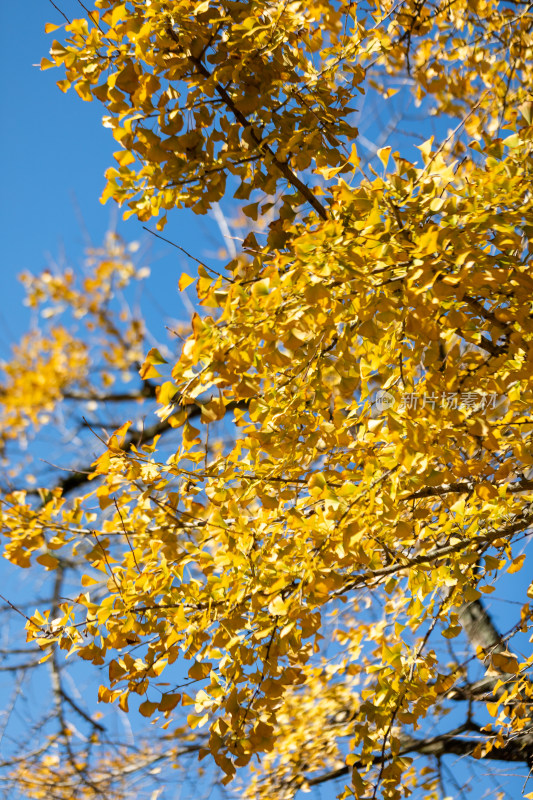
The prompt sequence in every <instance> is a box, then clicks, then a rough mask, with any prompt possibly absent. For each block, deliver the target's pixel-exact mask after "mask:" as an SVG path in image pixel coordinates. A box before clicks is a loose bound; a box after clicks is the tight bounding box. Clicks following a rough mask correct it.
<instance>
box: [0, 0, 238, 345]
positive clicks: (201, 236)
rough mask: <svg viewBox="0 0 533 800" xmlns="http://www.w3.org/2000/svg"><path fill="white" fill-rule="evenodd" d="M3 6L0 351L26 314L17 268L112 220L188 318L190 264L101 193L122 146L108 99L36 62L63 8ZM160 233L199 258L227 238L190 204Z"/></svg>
mask: <svg viewBox="0 0 533 800" xmlns="http://www.w3.org/2000/svg"><path fill="white" fill-rule="evenodd" d="M58 5H59V4H58ZM60 5H61V8H62V9H63V10H64V11H65V13H66V14H67V15H68V16H70V18H73V17H76V16H81V14H80V12H82V9H81V8H80V6H79V4H78V3H77V2H76V0H62V2H61V4H60ZM3 11H4V13H3V15H2V25H1V26H0V59H1V61H2V63H1V70H0V91H1V93H2V105H3V108H4V111H5V117H4V123H3V125H2V126H1V127H0V152H1V153H2V162H3V163H2V177H3V187H4V189H3V192H2V200H1V219H2V244H3V269H2V283H1V286H2V295H3V302H2V304H1V307H0V358H6V357H7V356H8V354H9V343H10V342H13V341H15V340H16V339H17V338H18V337H19V336H20V334H21V333H22V332H23V331H24V330H26V329H27V326H28V322H29V313H28V312H27V311H26V309H24V308H23V307H22V300H23V296H24V295H23V291H22V287H21V286H20V284H19V283H18V281H17V279H16V276H17V275H18V274H19V273H20V272H22V271H23V270H30V271H31V272H38V271H40V270H41V269H43V268H44V267H46V266H48V264H49V261H50V259H53V260H54V261H56V262H59V263H62V262H64V261H65V260H66V261H70V262H79V261H80V260H81V259H82V258H83V251H84V247H85V245H86V238H87V234H88V235H89V236H90V238H91V239H92V241H93V243H94V244H96V245H97V244H100V243H101V242H102V239H103V237H104V235H105V232H106V231H107V230H108V229H109V227H110V225H115V224H116V225H117V229H118V231H119V233H120V234H121V235H122V236H123V237H124V238H125V239H126V240H128V241H131V240H139V241H141V243H142V244H143V245H144V246H145V247H144V248H143V249H149V253H148V254H147V256H146V261H147V262H149V263H150V265H151V266H152V277H151V279H150V289H151V292H152V294H153V295H154V296H155V297H156V298H157V297H159V298H160V299H161V298H165V302H164V306H165V308H164V310H165V312H166V313H167V314H169V315H170V316H174V317H175V316H178V317H184V315H185V314H184V312H185V309H184V306H183V303H182V300H181V299H180V296H179V293H178V291H177V288H176V282H177V280H178V278H179V276H180V274H181V272H182V271H187V270H191V266H190V265H188V264H187V262H186V260H185V257H183V256H181V255H180V254H178V252H177V251H176V250H175V249H173V248H172V247H170V246H169V245H165V244H164V243H162V242H158V241H157V240H155V239H153V238H152V237H150V236H149V234H147V233H146V232H145V231H143V229H142V225H141V223H140V222H138V221H137V220H136V219H131V220H128V221H127V222H123V221H122V220H121V216H122V214H121V211H119V210H118V209H117V207H116V206H115V205H113V204H112V203H111V202H109V203H107V204H106V205H105V206H103V205H102V204H101V203H100V202H99V197H100V195H101V192H102V190H103V188H104V185H105V179H104V172H105V170H106V168H107V167H108V166H110V165H111V164H113V163H115V162H114V159H113V152H114V151H115V150H118V149H119V148H118V146H117V144H116V142H115V141H114V139H113V138H112V136H111V134H110V131H109V130H107V129H104V128H103V127H102V125H101V118H102V115H103V113H104V110H105V109H104V107H103V106H102V105H101V104H99V103H97V102H92V103H86V102H82V101H81V100H80V98H79V97H78V95H77V94H76V93H75V92H74V91H73V90H72V91H70V92H67V93H66V94H63V93H62V92H61V91H60V90H59V89H58V88H57V86H56V81H57V80H60V79H61V78H62V77H63V75H62V74H61V72H60V70H55V69H49V70H45V71H44V72H41V71H40V69H39V67H38V66H35V65H38V64H39V63H40V61H41V58H42V57H43V56H47V55H48V50H49V48H50V45H51V43H52V41H53V39H54V38H58V37H61V31H57V32H56V33H55V34H45V33H44V25H45V23H46V22H53V23H56V24H61V23H62V22H63V19H62V17H61V15H60V14H59V12H58V11H56V10H55V8H54V7H53V6H52V5H51V3H50V2H48V0H25V1H24V2H18V3H11V4H9V5H8V6H6V7H4V9H3ZM165 236H167V237H168V238H169V239H172V240H173V241H175V242H176V243H178V244H180V245H182V246H183V247H185V248H186V249H188V250H190V251H191V252H192V253H194V254H195V255H198V256H199V257H200V256H204V257H206V253H209V252H211V253H215V252H216V251H217V250H218V249H219V248H220V247H221V246H222V245H223V239H222V236H221V234H220V232H219V230H218V227H217V225H216V223H215V222H214V220H213V219H212V218H208V217H197V216H195V215H194V214H193V213H192V212H190V211H186V210H182V211H180V212H178V213H176V214H175V215H174V217H173V218H172V217H171V219H170V221H169V224H168V225H167V228H166V231H165ZM192 274H194V273H192ZM190 296H191V299H192V297H193V294H192V293H190ZM155 311H156V310H155V309H154V312H155ZM152 327H153V325H152ZM161 328H163V326H161Z"/></svg>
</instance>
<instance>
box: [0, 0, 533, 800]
mask: <svg viewBox="0 0 533 800" xmlns="http://www.w3.org/2000/svg"><path fill="white" fill-rule="evenodd" d="M54 5H55V6H56V13H57V12H59V13H61V14H62V15H63V17H64V19H63V20H62V21H61V24H60V25H55V24H50V25H49V26H48V29H49V32H52V31H55V34H54V35H56V36H58V37H59V38H58V39H57V41H54V42H53V44H52V46H51V50H50V56H49V58H44V59H43V61H42V65H41V66H42V68H43V69H47V68H49V67H50V68H51V67H56V68H61V69H62V70H63V77H62V78H61V80H60V81H59V86H60V88H61V89H62V90H63V91H67V90H69V89H74V90H75V91H76V92H77V93H78V95H79V96H80V97H81V99H83V100H88V101H92V100H96V101H97V102H99V103H101V104H103V106H104V107H105V116H104V125H105V126H106V127H108V128H109V129H110V132H111V134H112V136H113V137H114V138H115V140H116V142H117V148H118V149H117V152H116V153H115V160H116V164H115V165H114V166H112V167H110V168H109V169H108V170H107V173H106V179H107V184H106V186H105V188H104V190H103V196H102V199H103V201H106V200H111V201H114V202H116V203H118V204H119V205H120V206H122V207H123V208H124V211H125V216H126V217H136V218H137V219H138V220H140V221H141V222H142V223H150V222H151V221H152V220H153V223H154V225H155V226H156V228H157V230H158V231H162V230H163V228H164V225H165V223H166V220H167V214H168V212H170V211H172V212H173V214H175V215H179V209H180V208H189V209H192V210H193V211H194V212H196V213H198V214H205V213H208V212H209V211H210V209H212V208H214V207H216V204H217V203H219V201H222V200H225V202H226V203H227V204H228V206H227V207H228V208H231V209H232V213H233V214H234V216H235V217H237V215H238V214H240V215H241V216H240V218H239V225H240V226H241V228H242V230H243V236H242V242H241V245H240V247H239V249H238V251H237V252H236V254H235V256H234V257H233V258H232V259H231V260H230V261H229V263H227V264H225V266H224V267H223V268H219V266H218V265H216V268H215V267H214V266H213V265H211V264H209V263H208V260H207V259H206V260H205V261H203V260H202V258H203V256H202V254H201V253H200V254H197V255H200V256H201V257H200V258H197V259H196V262H197V263H196V266H195V268H196V267H197V278H196V279H195V288H196V292H197V297H198V310H197V311H196V312H195V313H194V315H193V316H192V319H191V321H190V326H189V328H188V329H187V330H181V331H171V337H172V338H171V340H170V344H168V343H167V344H166V345H165V346H166V348H167V349H165V347H164V346H163V345H161V346H160V347H153V346H152V347H151V346H150V343H149V342H148V340H147V337H146V334H145V328H144V325H143V320H142V318H141V317H140V316H138V315H136V314H135V313H134V312H133V311H130V310H129V307H128V306H125V307H124V306H121V305H120V303H119V302H118V300H117V298H118V297H119V296H122V294H123V293H124V292H126V293H127V291H128V285H129V284H131V283H132V282H135V281H136V280H138V279H142V278H143V277H146V275H145V273H144V272H143V271H142V270H139V269H138V268H137V266H136V265H135V263H134V262H133V260H132V256H131V253H129V252H128V249H127V247H126V246H125V245H124V244H123V243H122V242H121V241H120V240H119V239H118V238H117V237H110V238H109V240H108V242H107V244H106V246H105V247H104V248H103V249H102V250H101V251H95V252H93V253H92V254H91V259H92V262H91V264H90V265H89V271H88V273H87V274H86V277H85V278H84V279H83V280H81V281H80V280H77V279H76V276H75V275H74V274H73V273H72V272H69V271H65V272H63V273H52V272H49V271H47V272H44V273H42V274H40V275H36V276H31V275H25V276H24V277H23V280H24V282H25V284H26V288H27V292H28V303H29V304H30V306H33V307H39V308H41V309H43V310H44V316H45V319H46V320H48V321H47V323H46V326H45V327H42V329H41V330H39V331H38V332H35V331H33V332H32V334H31V335H29V336H28V337H26V338H25V339H24V340H23V341H22V342H21V343H20V344H19V345H18V346H17V348H16V349H15V350H14V352H13V358H12V360H11V361H10V362H9V363H8V364H6V365H5V366H4V370H3V377H2V392H1V397H0V426H1V427H0V431H1V435H2V439H3V443H4V447H5V450H4V458H5V459H6V463H7V464H8V465H9V467H10V474H9V480H7V481H6V485H5V486H4V487H3V491H2V496H1V507H0V514H1V518H0V519H1V530H2V534H3V541H4V555H5V557H6V558H7V559H9V561H11V562H12V564H14V565H16V566H17V568H22V569H25V570H29V571H30V574H31V572H32V571H34V573H35V575H37V574H41V572H42V570H43V568H44V570H45V571H46V573H47V574H49V583H48V584H47V585H49V586H50V587H51V588H50V592H49V597H48V598H47V599H41V601H40V602H39V605H38V608H37V611H35V612H34V611H33V609H31V610H26V607H25V606H24V605H23V604H22V603H19V602H17V598H13V597H7V598H6V599H5V602H6V608H7V610H8V611H9V612H10V614H11V615H12V621H11V624H12V625H16V624H17V623H19V622H20V627H24V626H25V629H26V634H27V638H28V641H29V643H30V644H29V645H28V648H29V649H30V650H31V652H36V653H37V656H36V660H35V664H34V665H33V668H34V669H36V670H46V669H48V670H49V672H50V676H51V678H50V680H51V687H52V694H53V698H54V705H53V708H52V711H51V712H50V714H49V716H48V717H47V718H46V720H45V721H42V722H41V723H39V724H37V723H36V725H35V726H34V729H33V730H28V731H26V740H25V741H24V736H21V744H20V747H19V749H18V750H17V749H15V750H14V751H13V753H12V754H11V755H10V756H9V757H8V758H6V759H5V760H4V761H3V762H2V766H3V774H4V777H3V780H4V782H5V785H6V786H7V787H8V790H9V791H11V792H12V794H13V792H15V791H19V793H20V794H21V795H22V796H25V797H35V798H39V797H45V796H46V797H48V796H50V797H57V798H71V797H80V798H81V797H84V798H96V797H100V796H103V797H109V798H122V797H130V796H131V794H132V793H133V791H135V792H136V793H139V792H140V791H141V789H140V788H139V785H138V783H136V782H137V781H138V780H140V778H141V777H142V778H143V780H144V781H145V783H144V784H143V786H144V789H145V790H146V792H147V796H150V792H152V795H151V796H152V797H156V796H158V794H157V793H158V792H160V791H163V792H164V791H165V788H164V785H159V786H158V785H157V784H156V781H157V777H156V776H155V774H154V770H155V769H156V768H160V767H161V765H169V766H171V767H179V766H180V765H181V764H182V763H183V761H184V760H185V759H187V758H188V757H189V756H190V755H192V756H193V757H194V758H196V755H199V757H200V759H205V761H204V762H203V763H202V765H200V766H199V767H198V769H204V764H208V765H209V766H208V771H210V772H209V774H210V775H214V780H217V781H220V782H221V783H222V784H223V785H227V789H226V791H227V792H228V793H230V794H231V793H232V792H234V793H235V794H236V795H238V796H243V797H250V798H263V797H264V798H267V797H268V798H279V800H282V799H283V800H285V798H292V797H295V796H296V795H298V794H299V793H300V792H305V791H310V790H311V791H312V790H313V788H314V787H316V786H323V785H325V784H326V785H328V784H330V785H331V787H332V791H334V793H335V794H337V795H338V796H339V797H351V796H354V797H357V798H383V799H384V800H385V799H386V800H396V798H400V797H403V796H409V795H411V796H413V797H417V798H424V799H425V800H430V799H431V798H438V797H443V796H444V794H445V793H447V794H450V792H453V796H460V792H461V783H462V782H463V778H462V777H461V776H458V775H456V776H453V775H452V778H453V779H454V780H456V781H457V783H455V784H454V783H453V782H452V783H451V784H450V777H449V772H447V771H446V770H449V766H447V764H448V765H449V764H450V763H453V762H452V761H451V759H455V758H456V757H457V756H463V757H465V759H466V761H468V762H469V764H470V765H471V767H472V769H474V770H475V769H476V765H481V767H482V770H483V774H487V773H491V770H492V769H493V768H497V765H498V762H511V763H512V764H513V768H514V769H517V770H518V771H519V773H520V774H521V775H523V777H524V779H527V777H528V771H529V769H530V768H531V767H533V728H532V725H533V722H532V708H533V705H532V703H533V700H532V698H533V684H532V682H531V680H530V670H531V667H532V665H533V655H532V653H531V647H530V645H529V636H528V632H529V630H530V628H531V625H532V623H531V619H532V609H531V606H530V598H531V597H533V584H531V585H530V586H529V588H528V579H527V577H523V576H524V575H525V574H526V571H527V568H528V565H529V561H528V558H527V555H528V553H527V543H528V537H529V535H530V533H531V529H532V524H533V506H532V505H531V503H532V499H533V498H532V492H533V479H532V478H531V477H530V473H531V468H532V467H533V454H532V443H531V435H532V432H533V421H532V420H531V408H532V402H533V394H532V391H533V377H532V365H533V344H532V337H533V301H532V299H531V298H532V288H533V275H532V274H531V267H532V252H533V250H532V240H533V221H532V220H533V213H532V212H533V195H532V192H531V180H532V177H533V160H532V142H533V126H532V122H533V119H532V117H533V102H532V97H531V89H530V87H531V86H532V85H533V66H532V65H533V10H532V8H531V5H530V4H529V3H527V2H523V1H522V0H512V1H510V2H499V1H498V0H476V1H475V2H472V0H451V1H450V0H443V2H425V1H424V0H404V1H403V2H399V3H396V2H393V1H392V0H391V2H375V3H372V2H362V3H355V2H342V1H339V2H335V3H326V2H322V0H318V1H317V2H314V3H310V4H306V3H302V2H300V0H295V1H294V2H287V0H283V1H281V0H280V1H279V2H278V0H271V1H270V2H267V0H249V1H247V0H245V1H244V2H236V1H234V0H223V1H221V2H217V1H215V0H205V1H204V2H197V0H150V2H147V1H146V0H143V1H142V2H141V1H140V0H128V1H127V2H118V1H117V0H97V2H96V3H95V5H94V8H93V7H91V8H89V7H88V6H85V5H83V4H81V3H80V4H79V5H80V13H83V16H81V17H80V18H78V19H71V18H70V17H69V16H68V15H67V13H66V12H65V11H64V10H62V9H61V8H60V4H54ZM56 29H57V30H56ZM399 86H404V87H405V88H403V89H401V91H402V93H403V94H406V93H407V92H409V93H412V95H413V96H414V97H415V99H416V102H417V103H419V104H421V108H423V109H424V113H425V114H427V115H428V116H433V117H435V118H436V119H438V120H440V125H439V126H438V130H440V133H439V135H438V136H436V137H432V138H429V139H427V140H426V141H422V142H421V143H420V144H419V147H418V153H419V155H418V158H413V157H412V156H409V155H408V154H407V152H406V150H405V149H401V148H400V149H395V145H394V141H392V143H390V144H389V143H385V146H383V147H382V148H380V149H379V150H378V151H377V153H376V158H375V159H374V160H373V161H372V162H371V163H370V164H368V163H366V162H365V161H364V160H363V159H362V153H361V147H360V144H359V134H358V130H357V126H356V112H355V109H356V108H357V105H358V104H359V102H360V100H361V98H362V97H364V96H365V95H367V94H368V93H372V95H373V96H374V97H376V98H379V99H376V100H375V102H376V103H379V104H381V105H382V110H383V113H384V114H386V113H387V108H388V107H389V106H388V105H387V104H388V103H390V102H391V99H390V98H391V97H392V96H393V95H394V92H395V91H396V89H397V88H398V87H399ZM402 96H403V95H402ZM406 124H408V120H407V121H406ZM413 133H414V134H416V133H417V131H416V130H414V131H413ZM152 230H153V227H152ZM157 235H160V234H157ZM175 244H176V245H177V246H178V247H179V246H180V245H179V242H175ZM189 283H190V281H189V279H188V278H187V276H184V277H182V279H181V280H180V289H182V290H183V289H185V288H186V286H187V285H188V284H189ZM189 291H190V290H189ZM124 308H126V310H124ZM164 334H165V331H163V330H162V331H159V332H157V335H158V337H159V339H160V340H161V341H162V342H163V341H164ZM87 403H89V404H90V407H91V409H92V410H93V411H94V410H95V409H96V410H97V411H98V414H99V416H97V418H96V421H95V422H90V421H87V419H86V418H84V419H83V421H82V422H81V421H80V420H81V418H82V411H81V410H78V411H76V410H75V409H80V407H81V408H85V407H86V404H87ZM84 404H85V405H84ZM76 415H77V417H76ZM76 418H77V423H78V426H79V428H78V435H79V436H82V437H83V441H84V442H86V443H87V445H86V449H87V452H88V453H89V454H90V453H94V456H93V457H89V458H88V459H87V462H86V463H80V461H79V453H78V460H76V461H75V460H74V459H73V461H72V472H70V473H67V475H66V477H65V476H63V477H61V478H58V477H57V474H56V475H55V476H54V473H53V472H49V473H48V475H47V481H46V482H45V483H44V484H43V485H40V484H39V482H37V483H38V485H37V486H34V485H33V484H32V483H31V482H30V480H29V479H30V477H31V476H29V475H28V473H29V472H30V471H31V470H30V467H29V466H28V464H27V462H21V463H20V465H19V466H18V471H17V463H15V462H16V459H15V457H14V456H13V455H11V454H12V453H14V451H15V449H16V448H17V447H18V446H19V445H20V443H21V441H22V440H25V441H28V442H30V443H31V442H32V441H33V439H32V437H33V436H34V435H35V433H36V431H37V430H38V429H39V428H41V427H43V426H57V425H58V421H59V420H61V421H62V424H67V425H68V424H69V422H72V423H74V420H75V419H76ZM89 443H90V444H89ZM29 450H30V452H31V446H30V447H29ZM70 452H71V451H70V450H69V448H68V447H66V449H65V455H68V454H69V453H70ZM520 571H522V572H521V574H520V575H517V577H516V578H514V577H512V576H514V574H515V573H520ZM508 575H510V576H511V578H507V586H509V585H510V582H511V581H512V587H513V589H512V596H511V599H512V600H513V602H514V603H517V605H516V606H515V607H514V608H515V610H514V611H513V613H512V616H509V617H508V620H507V624H506V625H505V626H504V627H502V628H500V627H498V626H497V625H496V624H495V622H494V621H493V618H492V616H491V614H490V613H489V610H488V606H487V603H488V596H489V595H490V594H491V593H492V592H493V591H494V589H495V585H496V582H497V580H498V579H499V578H500V584H498V585H501V584H502V581H503V585H505V576H508ZM24 617H25V619H24ZM41 651H42V652H41ZM66 656H68V657H69V658H68V660H65V659H66ZM80 664H81V665H84V666H83V669H84V670H85V671H87V670H89V669H90V667H91V666H93V667H96V668H97V673H98V682H99V683H100V688H99V690H98V700H99V701H100V703H101V704H102V705H101V706H100V708H105V705H104V704H113V705H116V706H117V707H118V708H119V709H120V710H121V712H123V713H124V714H125V715H127V716H128V717H132V718H133V717H135V719H136V720H137V721H136V722H135V724H136V725H138V720H139V719H142V718H146V719H147V720H148V719H149V720H150V721H151V723H152V728H151V735H150V737H149V739H148V740H147V743H145V744H143V745H142V746H141V745H136V746H135V747H133V746H129V747H128V746H127V744H124V743H123V742H119V741H118V740H117V739H115V740H114V739H113V737H112V736H111V735H110V734H109V731H107V730H106V729H105V726H104V725H103V724H102V722H101V718H100V717H98V716H97V715H95V713H94V706H91V700H90V698H87V697H84V698H82V700H83V701H84V702H82V701H80V700H79V699H76V698H75V697H74V695H73V694H72V691H70V690H69V689H68V686H67V676H68V674H69V670H73V671H75V670H76V669H78V668H79V665H80ZM35 731H37V733H35ZM36 739H37V740H38V742H37V743H36V741H35V740H36ZM28 742H30V743H28ZM193 763H194V762H191V763H190V764H189V767H190V766H192V764H193ZM161 768H165V767H161ZM171 780H172V777H171V773H170V777H168V776H167V777H166V778H165V779H164V781H165V782H167V784H168V781H171ZM464 780H465V781H466V780H467V778H464ZM154 787H155V788H154ZM144 789H143V790H144ZM488 792H489V794H488V796H490V797H494V798H496V797H499V796H501V797H503V796H504V794H505V787H504V788H503V790H502V791H501V792H500V790H499V788H498V785H497V783H496V781H494V782H493V783H492V785H491V788H489V790H488ZM524 795H525V796H526V797H533V791H532V787H531V786H530V785H529V786H528V781H527V780H525V782H524ZM515 796H516V795H515Z"/></svg>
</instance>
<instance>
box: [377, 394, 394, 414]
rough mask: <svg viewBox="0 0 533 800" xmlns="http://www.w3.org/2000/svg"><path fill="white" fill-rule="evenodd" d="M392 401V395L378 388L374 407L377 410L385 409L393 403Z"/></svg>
mask: <svg viewBox="0 0 533 800" xmlns="http://www.w3.org/2000/svg"><path fill="white" fill-rule="evenodd" d="M394 402H395V401H394V397H393V395H392V394H391V393H390V392H387V391H386V390H385V389H380V390H379V391H378V393H377V394H376V408H377V410H378V411H379V412H381V411H386V410H387V409H388V408H390V407H391V406H393V405H394Z"/></svg>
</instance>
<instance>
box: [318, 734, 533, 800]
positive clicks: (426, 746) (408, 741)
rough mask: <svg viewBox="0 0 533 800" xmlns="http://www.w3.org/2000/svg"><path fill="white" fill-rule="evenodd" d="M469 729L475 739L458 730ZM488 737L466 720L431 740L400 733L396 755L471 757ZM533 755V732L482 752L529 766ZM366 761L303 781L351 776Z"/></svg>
mask: <svg viewBox="0 0 533 800" xmlns="http://www.w3.org/2000/svg"><path fill="white" fill-rule="evenodd" d="M468 731H471V732H472V733H474V734H476V738H475V739H472V738H470V737H466V736H461V735H460V734H461V733H467V732H468ZM488 741H490V740H489V737H487V736H483V737H482V735H481V732H480V729H479V728H478V727H477V725H474V724H473V723H465V725H462V726H461V727H460V728H457V729H456V730H454V731H450V732H449V733H445V734H442V735H441V736H434V737H432V738H430V739H416V738H414V737H412V736H405V735H401V736H400V743H401V746H400V751H399V753H398V755H399V756H404V755H408V754H409V753H419V754H420V755H425V756H437V757H441V756H446V755H457V756H471V755H472V753H473V752H474V750H475V748H476V747H477V746H478V744H480V743H482V742H488ZM532 757H533V734H531V733H525V734H523V735H522V736H517V737H514V738H512V739H509V740H508V741H507V742H505V744H504V745H503V747H493V748H492V749H491V750H489V751H488V752H487V753H485V754H484V755H483V759H490V760H492V761H507V762H514V763H523V764H525V765H529V763H530V760H531V758H532ZM391 759H392V755H391V753H390V752H389V753H385V754H384V755H381V754H380V755H377V756H375V758H373V759H372V764H374V765H376V766H377V765H379V764H383V763H385V762H387V761H390V760H391ZM367 766H368V761H366V760H365V762H364V763H363V762H355V764H354V765H353V766H351V767H348V766H345V767H340V768H339V769H336V770H332V771H331V772H326V773H324V774H323V775H319V776H317V777H316V778H309V779H308V780H307V781H306V783H307V785H308V786H309V787H311V786H319V785H320V784H322V783H327V782H328V781H332V780H335V779H337V778H342V777H344V776H346V775H350V774H351V772H352V769H354V768H355V769H358V768H366V767H367Z"/></svg>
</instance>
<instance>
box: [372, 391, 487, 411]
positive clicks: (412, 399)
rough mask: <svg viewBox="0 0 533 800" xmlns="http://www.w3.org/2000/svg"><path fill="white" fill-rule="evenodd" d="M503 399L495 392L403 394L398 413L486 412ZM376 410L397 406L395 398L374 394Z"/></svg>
mask: <svg viewBox="0 0 533 800" xmlns="http://www.w3.org/2000/svg"><path fill="white" fill-rule="evenodd" d="M502 399H503V398H502V397H501V396H500V395H498V394H496V392H492V393H488V394H485V393H484V394H482V393H481V392H440V393H439V392H431V393H424V394H417V393H416V392H405V393H404V394H403V395H401V396H400V400H399V405H398V407H397V410H398V411H405V410H406V409H408V408H411V409H424V408H431V409H432V410H435V409H436V408H444V409H463V410H467V411H486V410H487V409H490V408H496V406H498V404H499V403H500V402H501V400H502ZM375 405H376V409H377V410H378V411H379V412H380V413H381V412H382V411H386V410H387V409H389V408H394V407H395V406H396V405H397V401H396V398H395V397H394V395H392V394H391V393H390V392H388V391H386V390H385V389H380V390H379V391H378V392H377V394H376V401H375Z"/></svg>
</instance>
